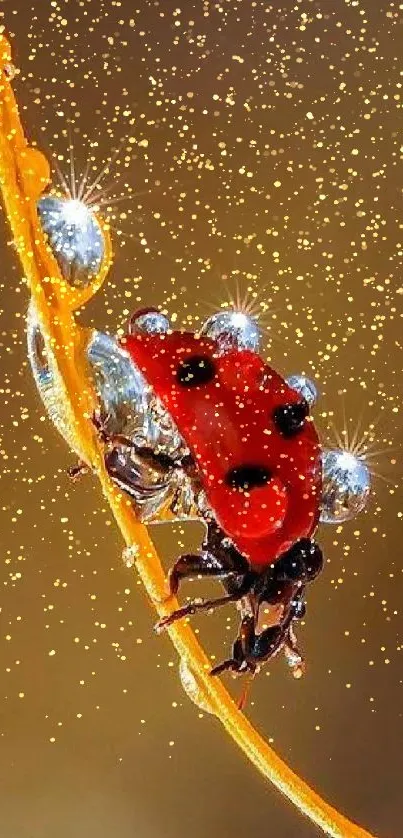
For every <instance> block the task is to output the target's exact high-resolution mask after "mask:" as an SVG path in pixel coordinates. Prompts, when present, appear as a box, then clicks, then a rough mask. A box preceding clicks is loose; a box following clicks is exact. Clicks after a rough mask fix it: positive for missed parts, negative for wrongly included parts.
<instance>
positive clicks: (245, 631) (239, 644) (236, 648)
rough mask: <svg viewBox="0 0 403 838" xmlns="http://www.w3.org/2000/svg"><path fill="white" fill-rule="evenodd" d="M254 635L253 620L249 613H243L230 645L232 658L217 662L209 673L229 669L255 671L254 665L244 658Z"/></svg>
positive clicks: (219, 673) (218, 672)
mask: <svg viewBox="0 0 403 838" xmlns="http://www.w3.org/2000/svg"><path fill="white" fill-rule="evenodd" d="M254 637H255V621H254V618H253V617H251V616H250V615H245V616H244V617H243V618H242V622H241V626H240V630H239V634H238V637H237V638H236V640H235V643H234V645H233V647H232V658H228V659H227V660H225V661H223V662H222V663H219V664H218V666H215V667H214V668H213V669H212V670H211V672H210V675H221V673H222V672H226V671H227V670H230V671H232V672H237V673H239V674H241V673H242V672H247V671H248V670H249V671H251V672H254V671H255V666H254V664H253V663H250V662H248V661H247V659H246V655H247V653H248V649H249V647H250V646H251V645H253V641H254Z"/></svg>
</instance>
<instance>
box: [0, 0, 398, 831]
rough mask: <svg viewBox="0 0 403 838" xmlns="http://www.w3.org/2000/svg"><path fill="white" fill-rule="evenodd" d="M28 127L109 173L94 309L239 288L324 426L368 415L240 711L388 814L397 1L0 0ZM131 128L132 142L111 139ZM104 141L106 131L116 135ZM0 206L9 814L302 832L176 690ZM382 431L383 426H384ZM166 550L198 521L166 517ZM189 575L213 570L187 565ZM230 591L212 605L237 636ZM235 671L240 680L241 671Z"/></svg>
mask: <svg viewBox="0 0 403 838" xmlns="http://www.w3.org/2000/svg"><path fill="white" fill-rule="evenodd" d="M0 11H1V12H2V13H3V16H4V22H5V24H6V28H7V30H8V32H9V33H11V34H12V36H13V37H12V42H13V50H14V59H15V62H16V64H17V66H18V67H19V68H20V74H19V76H18V77H17V78H16V81H15V85H14V87H15V90H16V94H17V98H18V100H19V103H20V106H21V111H22V116H23V119H24V122H25V125H26V127H27V129H28V133H29V135H30V137H31V138H32V139H33V140H35V141H36V142H37V143H38V145H39V146H40V147H41V148H43V150H44V151H45V153H47V154H48V155H49V156H50V157H51V158H52V160H53V165H54V182H55V183H56V182H57V178H58V175H57V171H56V170H57V168H59V169H60V172H61V174H62V175H63V176H64V177H65V178H66V179H67V182H68V183H71V171H70V162H69V161H70V160H71V159H72V157H73V153H72V147H74V161H75V170H76V176H77V181H78V182H79V181H80V178H81V176H82V174H83V172H84V171H85V170H86V166H87V162H89V169H88V183H89V184H90V183H94V181H95V179H96V177H97V173H98V172H99V171H100V170H101V169H102V168H103V166H105V165H106V164H108V161H110V162H109V165H107V168H106V171H105V173H104V176H103V179H102V181H100V186H101V187H102V189H104V190H105V191H103V192H102V194H100V195H98V193H97V190H95V192H94V193H93V194H97V200H99V202H100V203H101V204H102V208H103V211H104V213H105V214H106V215H109V216H110V217H111V223H112V234H113V239H114V246H115V263H114V267H113V270H112V272H111V276H110V278H109V281H108V283H107V285H106V286H105V288H104V289H103V290H102V291H101V292H100V293H99V295H98V297H97V298H96V299H95V300H94V301H93V302H92V303H91V305H90V306H89V307H88V308H86V309H85V311H83V312H82V313H81V314H80V317H81V320H82V322H85V323H88V324H92V325H94V326H96V327H97V328H100V329H105V330H108V331H109V332H112V333H113V332H115V331H116V329H118V328H123V327H124V323H125V320H126V318H127V315H128V314H129V313H130V312H131V311H132V310H133V309H134V308H135V307H136V306H140V305H149V304H151V305H161V306H162V307H166V309H167V310H168V311H169V313H170V314H171V315H173V318H175V317H176V318H177V319H176V322H177V323H179V324H185V325H189V326H190V327H192V325H194V324H195V323H197V322H198V319H200V318H201V319H203V318H204V317H206V316H208V315H209V314H210V313H212V312H213V311H214V310H215V309H216V308H217V307H219V306H220V305H221V304H222V303H223V302H224V301H225V300H228V299H234V298H235V299H237V297H238V296H239V298H240V299H242V300H243V299H245V298H247V299H248V300H249V301H251V302H252V303H253V306H254V310H255V311H256V312H257V313H259V314H260V316H261V322H262V324H263V326H264V333H265V340H264V344H265V347H264V351H265V355H266V357H267V358H269V359H271V362H272V363H273V365H274V366H275V367H276V368H277V369H278V370H279V371H280V372H282V373H284V374H287V375H288V374H290V373H292V372H298V371H304V372H306V373H307V374H308V375H310V376H311V377H314V378H315V380H317V383H318V387H319V390H320V393H321V396H320V400H319V402H318V406H317V408H316V417H317V421H318V425H319V426H320V428H321V433H322V436H323V439H324V442H325V443H327V444H335V438H334V431H333V430H332V425H334V426H335V427H336V429H337V431H338V433H339V434H340V433H342V431H343V429H344V428H345V427H347V429H348V430H349V436H350V439H351V438H352V436H353V435H354V433H355V431H356V432H357V436H358V437H359V438H363V440H364V441H365V439H366V437H365V436H363V434H364V433H365V432H366V431H367V432H368V433H369V436H370V438H373V439H374V442H373V448H374V452H375V453H374V456H373V458H371V464H372V465H373V468H374V471H375V472H376V475H374V493H373V496H372V498H371V502H370V504H369V506H368V510H367V512H366V513H365V514H363V515H362V516H361V517H360V518H359V519H357V520H356V521H354V522H351V523H349V524H346V525H345V526H344V527H343V528H340V530H338V529H336V528H329V527H327V528H326V527H323V528H322V529H321V531H320V541H321V543H322V544H323V547H324V549H325V552H326V557H327V565H326V570H325V573H324V574H323V576H322V578H321V579H319V580H318V582H317V583H316V584H315V585H314V586H313V588H312V589H311V591H310V594H309V601H308V612H307V618H306V620H305V625H304V626H303V627H302V629H301V631H300V634H301V640H302V643H303V647H304V649H305V652H306V655H307V658H308V671H307V675H306V677H305V678H304V679H303V680H302V681H300V682H294V681H293V679H292V678H290V676H289V674H288V672H287V671H286V668H285V666H284V665H283V664H282V662H281V660H279V661H275V662H274V663H273V664H272V666H271V667H270V669H267V671H266V672H265V673H264V674H263V675H261V677H260V678H259V679H257V680H256V682H255V685H254V690H253V694H252V700H251V704H250V706H249V708H248V713H249V714H250V715H251V717H252V718H253V720H254V722H256V725H257V726H258V728H259V729H260V730H261V731H262V732H263V733H264V735H265V736H266V737H267V738H268V739H269V738H270V739H272V740H273V741H274V745H275V747H276V748H277V750H278V751H279V752H280V753H282V754H283V755H284V756H285V757H286V758H287V760H288V761H289V762H290V763H291V764H292V765H293V767H294V768H295V769H296V770H298V771H299V772H300V773H301V774H302V775H303V776H304V777H305V778H306V779H308V780H309V781H310V782H311V783H312V784H313V785H314V786H315V787H316V788H317V789H318V790H319V791H320V792H321V793H322V794H323V795H324V796H325V797H327V798H329V799H330V800H331V801H332V802H333V803H334V804H335V805H336V806H337V807H339V808H341V809H342V810H343V811H345V812H346V813H347V814H348V815H349V816H350V817H352V818H353V819H354V820H357V821H359V822H361V823H363V824H365V825H366V826H368V828H369V829H370V830H371V831H372V832H374V833H376V834H377V835H379V836H382V838H384V836H385V838H386V836H392V835H395V836H397V835H400V834H401V830H402V815H401V781H400V776H401V770H402V748H401V741H402V732H403V731H402V719H401V691H402V676H401V664H400V658H401V643H402V629H401V624H402V623H401V621H402V613H401V592H402V579H401V548H400V542H401V526H402V515H403V512H402V503H401V476H402V459H401V445H402V424H401V412H399V408H400V402H401V398H400V392H401V388H402V361H401V333H402V326H401V318H402V303H401V300H402V296H401V295H402V293H403V288H402V284H401V283H402V270H401V268H402V236H403V232H402V224H401V189H400V187H401V147H400V143H401V128H402V117H401V70H400V63H399V59H398V56H399V53H400V52H401V47H402V21H403V11H402V8H401V7H399V4H398V3H397V2H395V3H393V2H383V0H380V2H378V0H366V2H365V1H364V0H363V2H358V0H345V2H344V0H343V1H342V0H335V2H334V3H328V2H327V0H312V2H309V0H302V2H297V0H292V2H291V1H290V2H288V0H287V2H283V3H282V5H281V6H280V7H276V6H275V5H271V4H269V3H267V2H263V0H255V2H252V0H238V2H237V0H221V2H218V0H217V2H209V1H208V0H205V2H203V0H186V2H182V3H180V0H176V2H171V0H160V2H157V0H155V2H154V0H143V1H142V2H141V0H120V1H119V0H108V2H106V0H105V2H103V0H68V2H67V0H65V1H64V0H63V2H62V1H61V0H36V2H32V0H6V2H4V4H1V6H0ZM115 150H116V151H115ZM111 158H112V159H111ZM9 239H10V235H9V231H8V228H7V225H6V224H5V222H4V220H3V221H2V249H1V252H2V258H3V279H2V283H1V292H0V293H1V301H0V306H1V316H0V332H1V357H2V370H3V376H2V379H3V383H2V384H1V390H0V392H1V397H2V402H1V453H2V473H1V484H0V487H1V489H0V491H1V530H0V532H1V544H2V582H3V595H2V599H1V603H0V608H1V611H0V619H1V664H2V670H1V671H2V686H1V691H0V695H1V721H0V734H1V739H0V743H1V746H0V747H1V761H0V776H1V781H0V804H1V805H0V830H1V834H2V835H4V836H7V838H51V837H52V838H54V836H57V838H70V836H73V835H74V836H75V838H76V836H77V837H78V838H81V836H86V838H88V836H89V838H92V836H94V838H95V836H96V838H107V836H108V838H109V836H110V835H112V834H116V835H118V836H119V838H129V836H130V838H131V836H133V835H136V836H137V835H139V836H141V838H143V836H144V838H148V836H153V837H154V836H156V835H157V836H164V838H170V836H174V835H175V836H177V835H185V834H187V833H189V832H191V833H192V836H194V838H204V836H205V835H206V834H212V835H217V836H220V838H226V836H230V835H231V837H232V838H233V836H235V838H244V836H249V835H251V834H263V835H265V834H270V835H274V836H276V838H294V836H297V835H298V836H299V838H305V836H306V838H310V836H314V835H316V834H317V831H316V830H315V829H314V828H313V827H312V826H311V825H310V824H308V823H305V822H304V821H302V820H301V817H300V816H299V815H298V813H296V812H295V811H294V810H293V809H292V807H291V806H290V805H289V804H288V803H286V802H285V801H282V800H281V798H280V796H279V795H278V794H277V793H276V792H274V791H273V790H271V789H270V788H268V787H267V785H266V784H265V783H264V781H263V780H261V779H260V777H259V776H258V775H257V774H256V773H255V772H254V770H253V769H252V767H251V766H250V765H249V764H247V763H246V762H245V761H244V759H243V757H242V755H241V754H240V753H238V752H237V751H236V749H235V748H234V746H233V745H232V744H231V743H230V742H229V741H228V740H227V739H226V738H225V735H224V733H223V731H222V730H221V729H220V728H219V726H218V725H217V724H216V723H215V722H214V721H213V720H211V719H209V718H206V717H204V718H200V717H199V715H200V714H199V713H198V711H197V710H196V709H195V708H194V707H193V705H192V704H191V703H190V702H189V700H188V699H187V698H186V696H185V695H184V693H183V691H182V688H181V685H180V682H179V678H178V671H177V661H176V659H175V656H174V652H173V650H172V647H171V645H170V643H169V641H168V640H167V639H166V638H164V637H156V636H155V635H154V633H153V631H152V626H153V619H154V616H153V614H152V613H151V611H150V610H149V608H148V605H147V603H146V599H145V597H144V595H143V593H142V591H141V588H140V586H139V585H138V584H137V579H136V576H135V574H134V572H132V571H129V570H127V569H126V568H125V567H124V565H123V562H122V560H121V549H122V544H121V541H120V537H119V534H118V532H117V531H116V528H115V526H114V523H113V521H112V520H111V516H110V514H109V512H108V510H107V509H106V507H105V503H104V501H103V500H102V498H101V496H100V491H99V488H98V486H97V484H96V482H95V481H94V480H92V479H91V478H85V479H84V480H83V481H82V482H81V483H79V484H77V485H74V486H72V485H71V484H70V483H69V481H68V479H67V477H66V470H67V468H68V466H69V465H71V464H72V463H73V462H74V458H73V457H72V455H71V454H70V453H69V452H68V450H67V449H66V446H65V444H64V443H63V441H62V440H60V438H59V437H58V436H57V433H56V431H55V430H54V429H53V428H52V426H51V425H50V423H49V422H48V421H47V419H46V417H45V416H44V412H43V408H42V406H41V403H40V400H39V397H38V395H37V393H36V391H35V387H34V384H33V381H32V378H31V374H30V370H29V366H28V363H27V360H26V344H25V313H26V309H27V303H28V299H27V293H26V288H25V287H24V286H23V285H22V284H21V281H20V267H19V264H18V262H17V259H16V257H15V254H14V252H13V248H12V247H10V246H8V244H9ZM376 452H379V453H376ZM154 533H155V541H156V543H157V545H158V548H159V549H160V550H161V552H162V554H163V557H164V562H165V564H166V566H167V567H168V566H169V563H170V562H172V561H173V559H174V557H175V556H176V555H177V554H178V552H179V551H182V550H183V545H184V544H185V545H186V548H187V547H189V546H190V545H193V546H194V545H196V544H197V540H198V539H199V538H200V535H201V530H199V529H198V528H197V527H195V526H188V527H186V528H185V529H184V531H183V530H181V529H179V528H176V529H175V528H174V527H171V526H165V525H164V526H160V527H158V528H155V529H154ZM200 590H201V588H200V586H199V587H198V588H197V591H198V592H199V591H200ZM236 620H237V617H236V612H235V610H231V609H229V610H228V611H226V612H225V613H224V612H222V613H221V614H216V615H214V616H211V617H204V618H200V619H199V620H198V622H197V625H198V626H199V629H200V636H201V638H202V641H203V644H204V646H205V647H206V648H207V649H208V650H209V651H210V652H211V654H215V655H217V656H219V655H220V656H223V655H224V654H225V653H226V652H227V649H228V647H229V645H230V643H231V640H232V638H233V636H234V635H235V631H236ZM237 690H239V684H235V685H234V691H235V692H236V691H237Z"/></svg>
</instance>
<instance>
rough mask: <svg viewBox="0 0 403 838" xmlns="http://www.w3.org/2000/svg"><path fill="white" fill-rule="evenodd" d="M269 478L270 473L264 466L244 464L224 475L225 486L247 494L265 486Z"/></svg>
mask: <svg viewBox="0 0 403 838" xmlns="http://www.w3.org/2000/svg"><path fill="white" fill-rule="evenodd" d="M270 478H271V472H270V471H269V469H268V468H266V467H265V466H255V465H249V464H245V465H243V466H236V467H235V468H232V469H231V470H230V471H229V472H228V474H227V475H226V478H225V482H226V484H227V486H231V487H232V488H233V489H240V490H241V491H243V492H249V491H250V490H251V489H255V488H256V487H258V486H265V485H266V483H268V482H269V480H270Z"/></svg>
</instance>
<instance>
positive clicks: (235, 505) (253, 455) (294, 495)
mask: <svg viewBox="0 0 403 838" xmlns="http://www.w3.org/2000/svg"><path fill="white" fill-rule="evenodd" d="M140 316H141V317H142V316H144V312H141V313H140ZM132 322H134V323H135V318H134V319H133V321H132ZM133 331H134V333H133V334H129V335H127V336H126V337H124V338H123V339H122V341H121V345H122V347H123V348H124V349H125V350H126V351H127V352H128V353H129V355H130V357H131V358H132V360H133V362H134V364H135V365H136V367H137V369H139V370H140V371H141V373H142V374H143V376H144V378H145V379H146V381H147V383H148V384H149V385H150V387H151V388H152V390H153V392H154V393H155V394H156V396H157V397H158V398H159V400H160V402H161V403H162V404H163V406H164V407H165V409H166V411H167V412H168V413H169V415H170V417H171V418H172V420H173V421H174V423H175V424H176V426H177V428H178V430H179V432H180V434H181V436H182V437H183V439H184V441H185V443H186V445H187V448H188V450H189V452H190V455H187V456H185V457H182V458H181V459H180V460H178V461H175V459H172V461H170V458H169V457H168V456H167V455H166V454H163V455H160V454H158V453H155V452H154V451H153V450H151V449H143V450H141V449H139V450H138V451H137V454H138V456H140V457H141V456H144V457H145V458H146V459H147V461H148V462H149V463H150V462H151V463H152V464H154V466H155V468H156V470H157V471H158V470H159V469H160V470H161V472H165V473H166V472H167V470H168V471H169V469H171V470H175V469H181V470H183V471H184V472H186V475H187V476H188V478H189V479H190V480H191V481H192V483H193V485H194V487H195V491H196V490H197V492H198V493H199V494H198V496H199V497H201V498H203V505H202V514H203V517H204V518H205V520H206V523H207V536H206V539H205V541H204V544H203V547H202V551H201V553H200V554H198V555H196V554H195V555H193V554H186V555H184V556H181V557H180V558H179V559H178V560H177V562H176V563H175V565H174V567H173V568H172V570H171V571H170V574H169V583H170V591H171V593H172V594H174V593H176V592H177V591H178V588H179V584H180V582H181V580H182V579H185V578H187V577H191V576H193V577H194V576H196V575H202V576H217V577H219V578H220V579H221V580H222V582H223V584H224V587H225V589H226V595H225V596H223V597H220V598H219V599H216V600H201V601H200V600H194V601H192V602H190V603H189V604H188V605H186V606H185V607H184V608H181V609H179V610H178V611H176V612H174V613H173V614H171V615H170V616H168V617H167V618H165V619H164V620H162V621H161V622H160V623H159V626H158V628H159V629H162V628H164V627H166V626H167V625H169V624H170V623H172V622H173V621H174V620H177V619H179V618H181V617H184V616H187V615H189V614H193V613H195V612H196V611H199V610H206V609H210V608H213V607H216V606H218V605H223V604H224V603H226V602H228V601H239V602H240V603H241V614H242V621H241V628H240V632H239V636H238V638H237V640H236V642H235V644H234V647H233V653H232V656H231V657H230V658H229V659H228V660H226V661H224V663H223V664H221V665H220V666H218V667H216V668H215V669H214V670H213V673H214V674H216V673H218V672H222V671H223V670H224V669H232V670H233V671H235V672H244V671H246V670H249V671H251V672H255V671H256V669H257V668H258V667H259V665H260V663H261V662H262V661H265V660H267V659H268V658H270V657H272V656H273V655H274V654H276V653H277V652H278V651H279V650H280V649H281V648H282V649H283V650H284V651H285V653H286V656H287V660H288V662H289V663H290V665H291V667H292V669H293V671H294V674H295V675H299V674H301V671H302V658H301V656H300V654H299V652H298V650H297V647H296V642H295V636H294V633H293V630H292V624H293V621H294V620H295V619H299V618H301V617H302V616H303V614H304V613H305V604H304V601H303V595H304V588H305V585H306V583H308V582H310V581H312V580H313V579H314V578H315V577H316V576H317V574H318V573H319V572H320V570H321V568H322V564H323V559H322V553H321V551H320V549H319V547H318V546H317V545H316V544H315V542H314V541H313V540H312V536H313V534H314V531H315V529H316V527H317V524H318V520H319V510H320V500H321V449H320V445H319V440H318V436H317V433H316V429H315V426H314V424H313V421H312V419H311V417H310V415H309V406H308V404H307V402H306V401H305V400H304V399H303V398H302V397H301V395H300V394H299V393H298V392H296V391H295V390H293V389H291V387H290V386H289V385H288V384H287V383H286V382H285V381H284V379H283V378H282V377H281V376H280V375H279V374H278V373H277V372H275V371H274V370H273V369H272V368H271V367H269V366H268V365H267V364H266V363H265V362H264V361H263V360H262V359H261V358H260V357H259V356H258V355H257V354H256V353H255V352H252V351H250V350H247V349H243V350H239V349H229V351H226V352H222V347H221V346H220V344H219V342H218V341H215V340H213V339H211V338H208V337H200V336H197V335H195V334H193V333H189V332H179V331H178V332H170V333H168V332H163V333H151V334H150V333H147V331H146V332H144V331H142V330H136V329H134V330H133ZM130 444H131V445H132V446H133V443H132V442H131V443H130ZM112 476H113V475H112Z"/></svg>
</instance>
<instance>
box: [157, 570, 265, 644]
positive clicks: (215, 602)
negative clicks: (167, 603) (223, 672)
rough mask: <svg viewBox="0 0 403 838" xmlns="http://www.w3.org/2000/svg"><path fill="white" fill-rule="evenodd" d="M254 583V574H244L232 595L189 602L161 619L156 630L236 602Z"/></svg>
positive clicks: (161, 629)
mask: <svg viewBox="0 0 403 838" xmlns="http://www.w3.org/2000/svg"><path fill="white" fill-rule="evenodd" d="M254 581H255V574H254V573H252V572H250V573H246V574H245V576H244V578H243V580H242V582H241V584H240V585H239V586H238V588H237V590H236V591H234V592H233V593H230V594H227V595H226V596H223V597H218V598H217V599H201V600H200V599H194V600H192V601H191V602H189V603H188V605H184V606H183V608H178V610H177V611H174V612H173V613H172V614H168V615H167V616H166V617H163V618H162V620H160V621H159V622H158V623H157V625H156V630H157V631H158V632H160V631H163V629H165V628H167V627H168V626H170V625H172V623H175V622H176V621H177V620H182V619H183V618H184V617H190V616H191V615H192V614H196V613H197V612H198V611H210V610H212V609H213V608H220V607H221V606H222V605H226V604H227V603H228V602H237V601H238V600H240V599H242V597H243V596H245V595H246V594H247V593H248V592H249V591H250V589H251V587H252V585H253V582H254Z"/></svg>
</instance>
